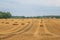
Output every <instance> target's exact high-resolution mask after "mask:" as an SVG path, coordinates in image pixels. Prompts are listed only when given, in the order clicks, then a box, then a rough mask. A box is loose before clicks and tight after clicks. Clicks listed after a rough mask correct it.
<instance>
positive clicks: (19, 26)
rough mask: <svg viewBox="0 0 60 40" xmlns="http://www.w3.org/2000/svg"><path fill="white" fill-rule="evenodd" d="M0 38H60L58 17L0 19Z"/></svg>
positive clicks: (45, 39) (2, 39)
mask: <svg viewBox="0 0 60 40" xmlns="http://www.w3.org/2000/svg"><path fill="white" fill-rule="evenodd" d="M0 40H60V19H56V18H53V19H52V18H49V19H48V18H45V19H44V18H42V19H37V18H30V19H0Z"/></svg>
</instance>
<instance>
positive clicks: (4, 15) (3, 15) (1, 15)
mask: <svg viewBox="0 0 60 40" xmlns="http://www.w3.org/2000/svg"><path fill="white" fill-rule="evenodd" d="M0 18H60V16H33V17H32V16H30V17H25V16H12V14H11V13H10V12H2V11H0Z"/></svg>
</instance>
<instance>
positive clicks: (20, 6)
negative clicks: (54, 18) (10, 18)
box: [0, 0, 60, 16]
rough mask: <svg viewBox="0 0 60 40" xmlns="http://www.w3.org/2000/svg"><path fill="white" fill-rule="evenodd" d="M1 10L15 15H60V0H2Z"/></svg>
mask: <svg viewBox="0 0 60 40" xmlns="http://www.w3.org/2000/svg"><path fill="white" fill-rule="evenodd" d="M0 11H9V12H11V13H12V15H14V16H42V15H60V0H0Z"/></svg>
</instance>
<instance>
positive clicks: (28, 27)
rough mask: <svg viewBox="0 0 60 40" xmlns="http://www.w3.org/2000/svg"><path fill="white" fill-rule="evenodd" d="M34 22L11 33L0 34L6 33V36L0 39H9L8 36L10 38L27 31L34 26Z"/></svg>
mask: <svg viewBox="0 0 60 40" xmlns="http://www.w3.org/2000/svg"><path fill="white" fill-rule="evenodd" d="M32 25H33V23H31V24H30V25H29V24H28V25H26V26H25V27H24V28H22V29H20V30H17V31H16V32H13V33H9V34H0V35H5V37H2V38H0V39H7V38H10V37H12V36H14V35H17V34H23V33H25V32H27V31H28V30H29V29H30V28H31V27H32ZM6 35H7V36H6Z"/></svg>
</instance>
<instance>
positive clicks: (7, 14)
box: [0, 11, 12, 18]
mask: <svg viewBox="0 0 60 40" xmlns="http://www.w3.org/2000/svg"><path fill="white" fill-rule="evenodd" d="M11 16H12V15H11V13H10V12H1V11H0V18H10V17H11Z"/></svg>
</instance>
